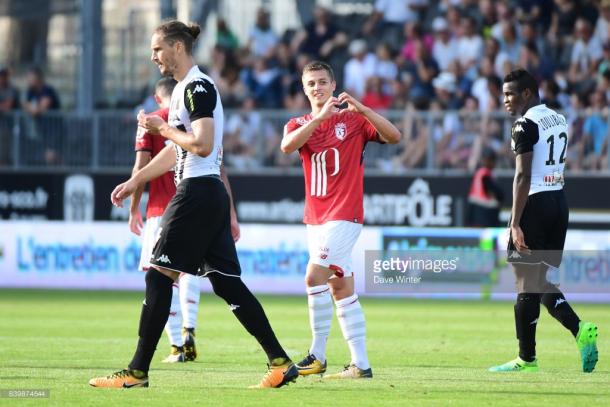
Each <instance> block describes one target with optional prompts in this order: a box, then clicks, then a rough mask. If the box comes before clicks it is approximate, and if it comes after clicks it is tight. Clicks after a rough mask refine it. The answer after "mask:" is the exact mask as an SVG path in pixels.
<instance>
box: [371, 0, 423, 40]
mask: <svg viewBox="0 0 610 407" xmlns="http://www.w3.org/2000/svg"><path fill="white" fill-rule="evenodd" d="M425 6H427V1H426V0H376V1H375V5H374V7H373V14H371V16H370V17H369V19H368V20H367V21H366V23H365V24H364V26H363V28H362V34H363V35H364V36H365V37H367V38H369V37H375V38H379V39H380V40H381V41H383V42H387V43H389V44H390V46H391V47H392V48H394V49H398V47H400V46H402V38H404V37H403V30H404V26H405V24H407V23H410V22H415V21H417V20H418V14H417V12H418V10H422V9H423V8H424V7H425Z"/></svg>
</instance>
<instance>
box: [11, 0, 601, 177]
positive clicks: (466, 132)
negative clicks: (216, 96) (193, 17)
mask: <svg viewBox="0 0 610 407" xmlns="http://www.w3.org/2000/svg"><path fill="white" fill-rule="evenodd" d="M216 28H217V30H216V32H217V35H216V39H215V46H214V47H213V50H212V55H211V57H210V58H209V61H211V62H210V63H209V64H208V66H206V67H205V68H204V69H205V71H206V72H207V73H208V74H209V75H210V76H211V77H212V78H213V79H214V80H215V82H216V84H217V86H218V88H219V90H220V94H221V96H222V98H223V104H224V107H225V110H226V111H227V117H226V121H225V123H226V128H225V137H226V138H225V152H226V155H225V157H226V162H227V164H228V165H229V166H234V167H238V168H242V169H250V168H259V167H265V166H279V167H285V166H297V165H299V160H298V156H297V155H296V154H293V155H292V156H285V155H283V154H281V153H280V151H279V147H278V146H279V143H280V140H281V137H282V132H283V124H284V123H285V122H286V121H287V119H288V118H289V117H291V116H295V115H300V114H301V113H303V112H305V111H307V110H308V109H309V103H308V101H307V99H306V97H305V95H304V94H303V91H302V85H301V79H300V72H301V69H302V67H303V66H304V65H305V64H307V63H308V62H309V61H311V60H314V59H320V60H324V61H327V62H329V63H330V64H331V65H332V66H333V67H334V69H335V74H336V80H337V89H338V90H346V91H348V92H350V93H352V94H353V95H354V96H355V97H357V98H359V99H360V100H362V101H363V102H364V103H365V104H366V105H368V106H370V107H372V108H374V109H377V110H380V111H384V112H386V113H385V114H387V116H388V118H390V119H391V120H393V121H395V122H396V123H397V124H398V125H399V128H401V129H402V130H403V141H402V142H401V144H400V145H399V146H398V147H396V148H393V149H388V150H387V151H390V152H391V156H389V157H388V156H384V157H381V158H380V159H375V156H374V155H373V157H372V159H370V160H368V161H366V163H367V165H369V166H374V167H378V168H380V169H382V170H387V171H407V170H410V169H416V168H427V167H429V166H430V165H429V164H430V163H429V160H430V156H429V154H428V151H429V150H430V148H431V147H432V148H433V150H434V155H433V163H432V167H434V168H441V169H453V168H456V169H465V170H471V171H472V170H474V169H475V168H476V166H477V165H478V163H479V158H480V154H481V152H482V151H484V150H486V149H491V150H493V151H494V152H495V153H496V155H497V157H498V158H497V163H498V167H500V168H502V167H504V168H507V167H510V166H511V165H513V161H514V160H513V158H512V153H511V151H510V143H509V139H508V137H509V133H510V125H511V123H512V119H510V118H508V117H507V115H506V113H505V112H503V103H502V98H503V95H502V79H503V77H504V75H506V74H507V73H508V72H509V71H510V70H512V69H514V68H515V67H523V68H526V69H528V70H529V71H530V72H532V73H533V74H534V75H535V76H536V78H537V79H538V80H539V83H540V95H541V97H542V100H543V103H545V104H547V105H548V106H549V107H551V108H553V109H557V110H559V111H561V112H562V113H564V114H565V115H566V117H567V119H568V120H569V123H570V126H571V133H570V142H569V149H568V152H567V163H568V168H569V169H571V170H574V171H579V170H589V171H597V170H608V168H609V166H608V156H609V154H608V138H609V137H608V135H609V131H610V129H609V126H608V123H609V112H608V100H610V0H376V1H374V11H373V13H372V14H369V15H365V14H356V13H354V14H349V15H336V14H333V12H332V10H329V9H326V8H323V7H320V6H316V7H315V9H314V11H313V13H311V21H304V22H303V24H302V27H301V28H300V29H296V30H286V31H285V32H277V31H276V30H275V29H274V27H273V26H272V25H271V16H270V14H269V11H268V10H266V9H264V8H261V9H259V10H258V12H257V15H256V19H255V23H254V24H253V26H252V27H251V28H250V30H249V35H248V39H247V41H246V42H244V43H241V42H240V40H239V39H238V37H237V35H236V34H235V33H234V32H233V31H232V29H231V27H230V26H229V24H228V23H227V21H226V20H224V19H223V18H222V17H219V18H218V19H217V27H216ZM36 77H38V78H39V80H38V81H37V80H36ZM29 83H30V88H31V89H30V90H28V92H27V97H26V100H24V101H23V103H21V106H22V107H23V109H24V110H26V111H28V112H30V113H31V114H33V115H35V116H40V114H41V113H42V112H43V111H44V110H48V109H54V108H57V107H58V106H59V100H58V98H57V96H56V93H55V92H54V91H52V88H50V87H49V86H48V85H46V84H44V79H43V77H42V73H41V72H40V71H37V70H35V71H33V72H31V80H30V81H29ZM11 95H13V96H11ZM18 105H19V101H18V97H17V96H16V93H15V92H14V89H13V88H12V87H11V85H10V81H9V80H8V71H7V70H6V69H3V70H1V71H0V111H6V110H10V109H13V108H15V107H17V106H18ZM270 112H273V113H270ZM447 112H448V113H447ZM2 133H6V132H4V131H3V132H2ZM0 150H1V149H0ZM373 151H374V148H373ZM45 154H46V155H47V156H45V162H47V163H53V162H55V161H57V160H58V159H57V157H54V156H53V154H52V152H45ZM3 156H4V158H3ZM5 156H6V152H5V151H4V152H2V151H0V164H1V163H2V162H4V161H6V157H5ZM3 159H4V161H3Z"/></svg>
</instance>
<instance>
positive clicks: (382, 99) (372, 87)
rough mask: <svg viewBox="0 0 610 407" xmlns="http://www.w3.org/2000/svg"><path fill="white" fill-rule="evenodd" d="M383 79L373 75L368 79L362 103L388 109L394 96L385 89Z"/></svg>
mask: <svg viewBox="0 0 610 407" xmlns="http://www.w3.org/2000/svg"><path fill="white" fill-rule="evenodd" d="M383 88H384V86H383V79H382V78H380V77H379V76H371V77H370V78H368V79H367V80H366V91H365V93H364V96H363V97H362V100H361V102H362V104H364V105H365V106H368V107H370V108H372V109H373V110H386V109H388V108H389V107H390V106H391V105H392V97H391V96H390V95H389V94H387V93H386V92H385V91H384V89H383Z"/></svg>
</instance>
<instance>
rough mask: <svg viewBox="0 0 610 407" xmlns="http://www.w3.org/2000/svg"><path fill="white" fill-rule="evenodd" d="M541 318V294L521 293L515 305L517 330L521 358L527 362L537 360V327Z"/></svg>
mask: <svg viewBox="0 0 610 407" xmlns="http://www.w3.org/2000/svg"><path fill="white" fill-rule="evenodd" d="M539 316H540V294H532V293H521V294H519V295H517V303H516V304H515V328H516V330H517V339H519V357H520V358H521V359H523V360H524V361H526V362H532V361H534V359H536V326H537V325H538V317H539Z"/></svg>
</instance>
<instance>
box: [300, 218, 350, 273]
mask: <svg viewBox="0 0 610 407" xmlns="http://www.w3.org/2000/svg"><path fill="white" fill-rule="evenodd" d="M360 231H362V224H360V223H355V222H349V221H346V220H333V221H329V222H326V223H323V224H321V225H307V242H308V246H309V262H310V263H312V264H317V265H319V266H323V267H328V268H330V269H331V270H333V271H334V272H335V275H334V276H333V277H351V276H352V275H353V274H354V273H353V272H352V249H353V248H354V245H355V244H356V241H357V240H358V236H360ZM331 278H332V277H331Z"/></svg>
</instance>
